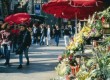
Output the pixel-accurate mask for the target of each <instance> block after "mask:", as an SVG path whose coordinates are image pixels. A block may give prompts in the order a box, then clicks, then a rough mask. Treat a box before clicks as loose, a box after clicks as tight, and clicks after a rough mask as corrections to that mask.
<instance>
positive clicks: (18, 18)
mask: <svg viewBox="0 0 110 80" xmlns="http://www.w3.org/2000/svg"><path fill="white" fill-rule="evenodd" d="M30 18H31V17H30V15H29V14H28V13H16V14H12V15H10V16H8V17H6V18H5V22H8V23H9V24H11V23H16V24H21V23H29V22H30Z"/></svg>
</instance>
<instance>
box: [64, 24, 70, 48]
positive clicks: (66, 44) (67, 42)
mask: <svg viewBox="0 0 110 80" xmlns="http://www.w3.org/2000/svg"><path fill="white" fill-rule="evenodd" d="M70 36H71V33H70V30H69V28H68V27H67V26H66V27H65V29H64V41H65V47H67V46H68V44H69V37H70Z"/></svg>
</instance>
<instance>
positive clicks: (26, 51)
mask: <svg viewBox="0 0 110 80" xmlns="http://www.w3.org/2000/svg"><path fill="white" fill-rule="evenodd" d="M28 49H29V48H24V49H23V52H24V55H25V57H26V60H27V62H28V61H29V56H28ZM19 63H20V65H22V64H23V53H21V54H19Z"/></svg>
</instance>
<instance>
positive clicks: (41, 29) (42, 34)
mask: <svg viewBox="0 0 110 80" xmlns="http://www.w3.org/2000/svg"><path fill="white" fill-rule="evenodd" d="M40 33H41V36H40V45H44V41H43V40H44V26H43V25H40Z"/></svg>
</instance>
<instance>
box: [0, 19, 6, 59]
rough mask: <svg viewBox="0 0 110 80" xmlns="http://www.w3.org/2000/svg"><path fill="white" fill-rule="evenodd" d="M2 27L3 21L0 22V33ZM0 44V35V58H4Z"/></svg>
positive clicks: (0, 39)
mask: <svg viewBox="0 0 110 80" xmlns="http://www.w3.org/2000/svg"><path fill="white" fill-rule="evenodd" d="M2 25H3V21H2V20H0V32H1V31H2ZM1 42H2V35H1V34H0V58H4V57H5V55H4V54H3V51H2V50H3V49H2V46H1Z"/></svg>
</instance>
